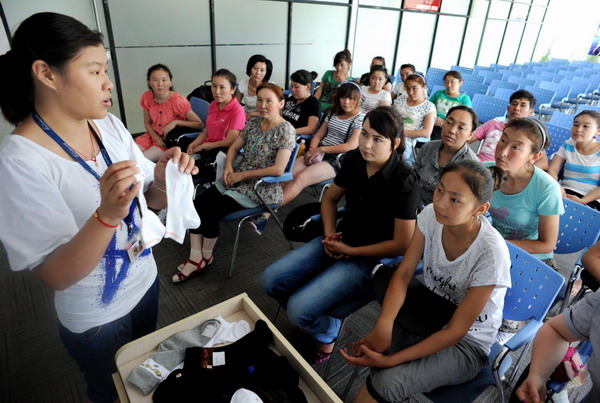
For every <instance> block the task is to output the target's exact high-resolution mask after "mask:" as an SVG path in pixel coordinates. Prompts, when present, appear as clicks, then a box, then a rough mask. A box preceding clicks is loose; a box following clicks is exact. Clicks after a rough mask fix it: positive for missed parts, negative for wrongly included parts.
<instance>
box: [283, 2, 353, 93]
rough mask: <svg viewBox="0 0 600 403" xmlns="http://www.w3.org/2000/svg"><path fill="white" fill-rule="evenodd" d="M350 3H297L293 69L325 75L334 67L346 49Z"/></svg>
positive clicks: (295, 9) (294, 25)
mask: <svg viewBox="0 0 600 403" xmlns="http://www.w3.org/2000/svg"><path fill="white" fill-rule="evenodd" d="M349 11H350V9H349V8H348V7H340V6H326V5H315V4H303V3H294V5H293V13H292V21H293V22H292V44H291V46H292V49H291V55H290V59H291V60H290V73H293V72H294V71H296V70H299V69H305V70H308V71H316V72H317V73H318V74H319V76H318V77H317V81H320V78H321V77H322V76H323V74H324V73H325V71H327V70H331V69H333V57H334V56H335V54H336V53H337V52H339V51H341V50H344V46H345V43H346V32H347V31H348V13H349Z"/></svg>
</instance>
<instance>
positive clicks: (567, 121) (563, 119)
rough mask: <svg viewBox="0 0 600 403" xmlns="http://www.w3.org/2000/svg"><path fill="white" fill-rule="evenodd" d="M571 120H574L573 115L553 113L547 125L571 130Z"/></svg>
mask: <svg viewBox="0 0 600 403" xmlns="http://www.w3.org/2000/svg"><path fill="white" fill-rule="evenodd" d="M573 119H575V115H571V114H570V113H563V112H554V113H553V114H552V118H551V119H550V122H549V123H550V124H553V125H556V126H560V127H564V128H567V129H571V127H572V126H573Z"/></svg>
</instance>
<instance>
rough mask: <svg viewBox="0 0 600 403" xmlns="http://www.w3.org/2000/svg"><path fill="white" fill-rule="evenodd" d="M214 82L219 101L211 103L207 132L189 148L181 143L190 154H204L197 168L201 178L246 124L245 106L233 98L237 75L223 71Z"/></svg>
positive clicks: (213, 78) (213, 85) (212, 79)
mask: <svg viewBox="0 0 600 403" xmlns="http://www.w3.org/2000/svg"><path fill="white" fill-rule="evenodd" d="M211 81H212V85H211V91H212V94H213V97H214V99H215V100H214V101H213V102H211V104H210V107H209V109H208V117H207V118H206V130H204V132H202V134H200V135H199V136H198V137H196V138H195V139H194V140H193V141H191V143H190V144H189V145H188V146H187V147H186V145H185V143H182V141H180V142H179V144H180V147H181V148H182V149H183V150H186V151H187V152H188V154H194V153H200V155H201V158H200V161H199V162H198V163H197V165H198V167H200V174H199V175H201V176H202V177H204V176H205V175H206V174H207V172H205V170H204V169H202V168H203V167H207V166H208V165H209V164H212V163H213V162H214V161H215V158H216V156H217V154H218V153H219V151H223V152H225V153H227V149H228V148H229V146H230V145H232V144H233V142H234V141H235V140H236V139H237V138H238V136H239V134H240V132H241V130H242V129H243V128H244V126H245V125H246V112H244V107H243V106H242V105H240V103H239V102H238V100H237V99H236V98H235V97H234V96H233V94H234V93H235V82H236V77H235V75H234V74H233V73H232V72H230V71H229V70H226V69H220V70H217V71H216V72H215V73H214V74H213V75H212V78H211ZM186 140H187V139H186ZM190 140H191V139H190ZM208 174H209V178H210V177H211V176H214V171H212V170H211V172H209V173H208ZM211 180H214V178H211Z"/></svg>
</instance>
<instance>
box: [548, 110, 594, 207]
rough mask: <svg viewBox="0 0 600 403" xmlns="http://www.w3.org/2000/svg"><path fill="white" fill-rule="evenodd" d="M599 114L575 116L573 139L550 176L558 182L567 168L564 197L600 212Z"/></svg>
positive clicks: (563, 183) (560, 150)
mask: <svg viewBox="0 0 600 403" xmlns="http://www.w3.org/2000/svg"><path fill="white" fill-rule="evenodd" d="M598 135H600V113H599V112H596V111H591V110H585V111H583V112H581V113H580V114H579V115H577V116H575V121H574V122H573V127H572V128H571V139H569V140H567V141H565V143H564V144H563V145H562V146H561V147H560V149H559V150H558V153H557V154H556V156H555V157H554V159H553V160H552V163H551V164H550V168H548V173H549V174H550V175H551V176H552V177H553V178H554V179H555V180H558V174H559V172H560V171H561V170H562V169H563V168H564V173H563V180H562V187H561V189H562V194H563V197H566V198H567V199H570V200H573V201H576V202H578V203H581V204H587V205H588V206H590V207H592V208H595V209H596V210H600V141H598V140H596V136H598Z"/></svg>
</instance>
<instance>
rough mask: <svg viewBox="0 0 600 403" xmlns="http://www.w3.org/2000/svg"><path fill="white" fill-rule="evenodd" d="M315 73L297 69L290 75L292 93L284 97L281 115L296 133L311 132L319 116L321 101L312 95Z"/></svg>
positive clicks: (315, 128)
mask: <svg viewBox="0 0 600 403" xmlns="http://www.w3.org/2000/svg"><path fill="white" fill-rule="evenodd" d="M315 78H317V73H316V72H314V71H312V72H310V73H309V72H308V71H306V70H298V71H297V72H295V73H294V74H292V75H291V76H290V80H291V84H290V88H291V90H292V93H291V94H290V95H288V96H287V98H286V99H285V106H284V107H283V113H282V116H283V118H284V119H285V120H287V121H288V122H290V123H291V124H292V126H294V129H296V134H297V135H301V134H313V133H314V132H316V131H317V126H318V125H319V119H320V117H321V103H320V102H319V100H318V99H317V98H315V97H313V96H312V84H313V80H314V79H315Z"/></svg>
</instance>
